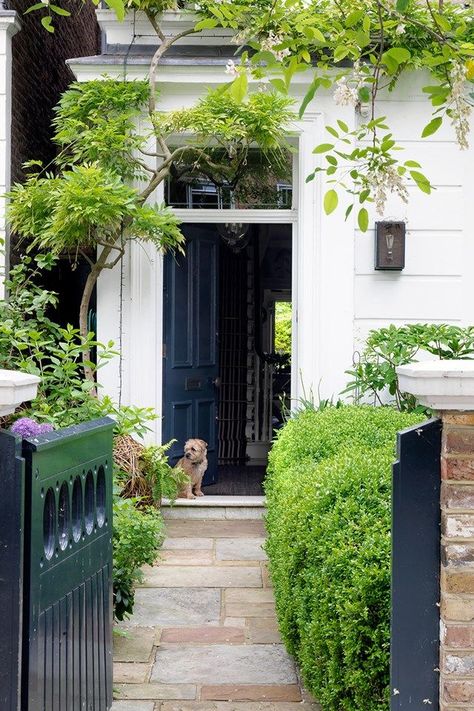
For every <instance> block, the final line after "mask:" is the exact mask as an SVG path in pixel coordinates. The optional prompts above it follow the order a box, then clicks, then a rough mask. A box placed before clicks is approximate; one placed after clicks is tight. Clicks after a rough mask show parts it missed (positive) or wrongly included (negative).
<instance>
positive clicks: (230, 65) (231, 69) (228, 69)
mask: <svg viewBox="0 0 474 711" xmlns="http://www.w3.org/2000/svg"><path fill="white" fill-rule="evenodd" d="M225 73H226V74H229V75H230V76H231V77H235V76H237V67H236V66H235V62H234V61H233V59H229V60H228V61H227V64H226V65H225Z"/></svg>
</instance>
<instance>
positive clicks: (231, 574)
mask: <svg viewBox="0 0 474 711" xmlns="http://www.w3.org/2000/svg"><path fill="white" fill-rule="evenodd" d="M143 571H144V573H145V577H144V579H143V581H142V582H141V583H140V587H152V588H159V587H165V588H203V587H206V588H230V587H235V586H236V585H240V586H241V587H243V588H261V587H262V573H261V570H260V568H255V567H248V568H247V567H245V568H244V567H225V566H222V567H217V566H214V567H200V566H191V565H188V566H173V567H171V566H163V565H162V566H154V567H153V568H151V567H145V568H143Z"/></svg>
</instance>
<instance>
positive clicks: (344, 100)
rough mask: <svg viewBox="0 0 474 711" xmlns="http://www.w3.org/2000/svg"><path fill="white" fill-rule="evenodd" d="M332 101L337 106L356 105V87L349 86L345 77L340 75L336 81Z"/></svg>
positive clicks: (357, 98)
mask: <svg viewBox="0 0 474 711" xmlns="http://www.w3.org/2000/svg"><path fill="white" fill-rule="evenodd" d="M334 101H335V102H336V104H337V105H338V106H357V104H358V102H359V95H358V93H357V89H356V88H355V87H353V86H349V84H348V83H347V77H341V78H340V79H338V80H337V81H336V88H335V90H334Z"/></svg>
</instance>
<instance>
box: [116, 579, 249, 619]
mask: <svg viewBox="0 0 474 711" xmlns="http://www.w3.org/2000/svg"><path fill="white" fill-rule="evenodd" d="M220 612H221V593H220V590H214V589H212V588H191V589H187V588H161V589H155V588H139V589H137V591H136V593H135V608H134V610H133V616H132V617H131V619H130V620H127V621H126V622H125V623H123V626H124V627H127V628H128V627H133V626H138V627H143V626H145V625H147V626H152V627H155V626H159V627H176V626H181V625H183V626H186V627H193V626H196V625H205V624H211V625H217V624H218V623H219V618H220ZM239 616H240V615H235V617H239Z"/></svg>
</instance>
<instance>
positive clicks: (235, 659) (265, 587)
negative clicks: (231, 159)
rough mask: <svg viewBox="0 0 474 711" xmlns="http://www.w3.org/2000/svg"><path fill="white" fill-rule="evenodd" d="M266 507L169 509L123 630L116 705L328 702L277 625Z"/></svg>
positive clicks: (128, 709) (256, 707) (266, 708)
mask: <svg viewBox="0 0 474 711" xmlns="http://www.w3.org/2000/svg"><path fill="white" fill-rule="evenodd" d="M213 498H217V497H213ZM261 511H262V509H258V508H255V509H253V510H252V509H250V508H242V509H240V511H237V510H236V509H234V510H233V509H230V508H222V507H221V508H219V507H207V508H202V509H200V510H199V511H197V510H196V511H195V512H194V516H198V517H197V518H196V517H195V518H188V515H189V512H187V513H186V512H185V511H184V510H183V512H182V513H181V512H180V510H179V508H175V509H173V510H172V511H171V512H170V515H172V516H173V518H172V519H169V520H168V521H167V539H166V541H165V543H164V546H163V550H162V552H161V560H160V561H158V563H157V564H156V565H155V566H153V567H149V568H146V569H145V571H144V572H145V577H144V581H143V583H142V586H141V587H140V588H139V589H138V590H137V595H136V605H135V612H134V615H133V617H132V618H131V619H130V620H129V621H128V622H127V623H126V624H125V625H123V626H124V627H126V628H127V636H126V637H118V638H117V637H116V638H115V649H114V659H115V664H114V689H115V696H116V698H117V701H116V702H115V703H114V705H113V711H319V706H318V705H317V704H315V703H314V702H312V701H311V700H310V699H309V697H308V695H307V694H306V693H305V692H304V690H302V688H301V685H300V682H299V679H298V676H297V673H296V669H295V666H294V663H293V661H292V659H291V658H290V657H289V655H288V654H287V653H286V651H285V649H284V647H283V645H282V642H281V638H280V635H279V633H278V629H277V623H276V618H275V607H274V599H273V592H272V589H271V583H270V580H269V576H268V571H267V563H266V556H265V553H264V552H263V550H262V544H263V542H264V537H265V530H264V526H263V522H262V520H261ZM181 516H182V517H181ZM237 516H247V517H248V518H236V517H237ZM176 517H178V518H176ZM216 517H217V518H216Z"/></svg>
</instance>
